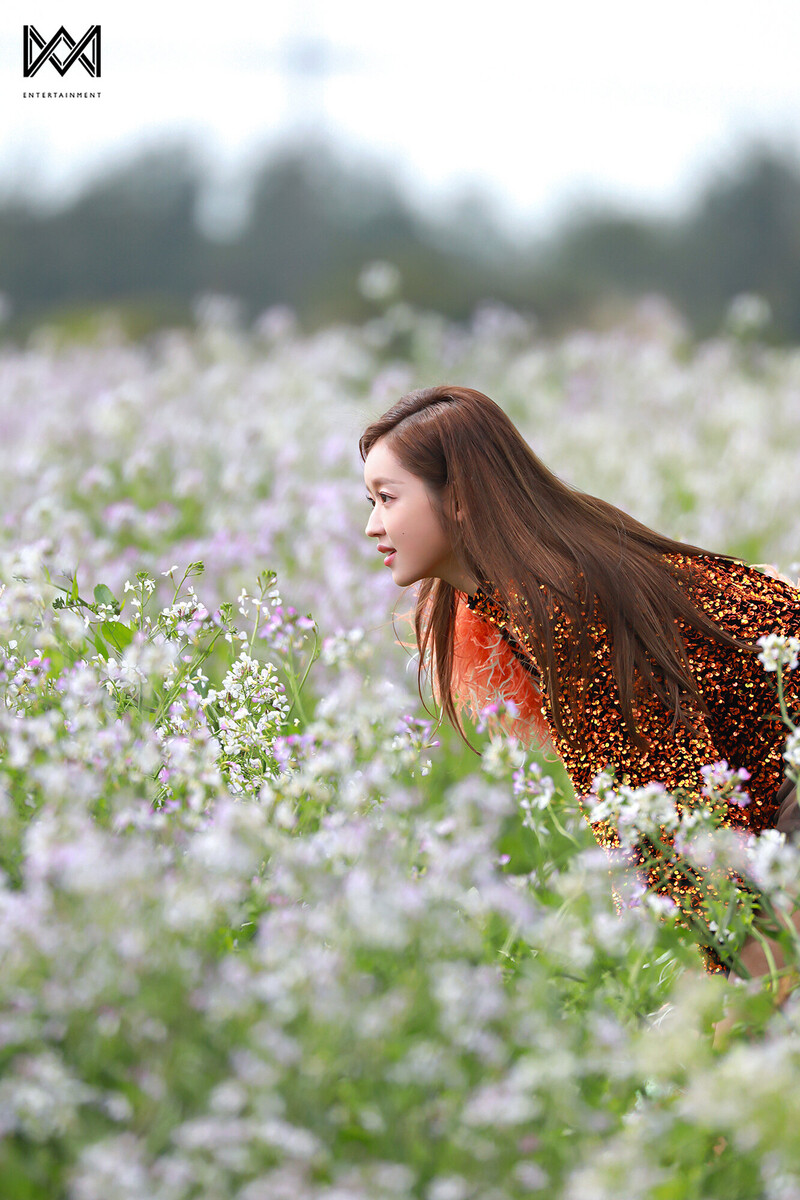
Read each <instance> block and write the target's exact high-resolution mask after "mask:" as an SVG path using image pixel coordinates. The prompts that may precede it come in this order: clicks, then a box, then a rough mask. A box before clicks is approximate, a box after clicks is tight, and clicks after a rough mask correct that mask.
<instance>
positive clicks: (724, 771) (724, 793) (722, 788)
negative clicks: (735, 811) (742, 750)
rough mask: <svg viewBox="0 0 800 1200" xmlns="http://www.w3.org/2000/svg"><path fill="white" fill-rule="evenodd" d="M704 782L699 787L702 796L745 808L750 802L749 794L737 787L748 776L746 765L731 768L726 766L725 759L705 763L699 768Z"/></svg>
mask: <svg viewBox="0 0 800 1200" xmlns="http://www.w3.org/2000/svg"><path fill="white" fill-rule="evenodd" d="M700 774H701V775H702V776H703V779H704V781H705V782H704V783H703V787H702V789H701V793H702V795H703V796H707V797H708V798H709V799H713V800H715V801H717V802H720V801H721V802H723V803H725V804H732V805H734V806H735V807H737V808H746V807H747V805H748V804H750V795H749V794H748V793H747V792H746V791H744V790H743V789H742V788H740V787H739V784H740V783H744V782H745V781H746V780H748V779H749V778H750V772H749V771H748V770H747V768H746V767H739V768H737V769H733V768H732V767H729V766H728V763H727V760H726V759H724V758H723V759H721V760H720V762H717V763H707V764H706V766H704V767H701V768H700Z"/></svg>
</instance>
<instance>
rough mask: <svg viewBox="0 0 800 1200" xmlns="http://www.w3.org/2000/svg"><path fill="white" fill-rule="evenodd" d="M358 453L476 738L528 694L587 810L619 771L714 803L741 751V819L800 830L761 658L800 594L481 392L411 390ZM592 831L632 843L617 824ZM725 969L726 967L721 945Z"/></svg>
mask: <svg viewBox="0 0 800 1200" xmlns="http://www.w3.org/2000/svg"><path fill="white" fill-rule="evenodd" d="M359 449H360V451H361V457H362V459H363V460H364V480H365V483H366V487H367V492H368V496H367V499H368V500H369V502H370V504H371V505H372V514H371V516H370V519H369V522H368V524H367V527H366V533H367V535H368V536H369V537H373V538H377V539H378V542H379V544H378V550H379V552H380V553H381V554H382V555H385V558H384V562H385V563H386V565H387V566H388V567H389V568H390V569H391V572H392V577H393V579H394V581H395V583H397V584H398V586H400V587H407V586H409V585H411V584H413V583H416V582H418V581H421V583H420V588H419V592H418V598H417V604H416V611H415V614H414V626H415V633H416V641H417V645H418V647H419V681H418V682H419V685H420V695H421V681H422V676H423V672H429V673H430V677H431V680H432V684H433V689H434V695H435V698H436V699H437V701H438V702H439V703H440V704H441V705H442V706H443V708H444V712H445V713H446V714H447V716H448V718H449V719H450V721H451V722H452V723H453V725H454V726H455V727H456V728H457V729H458V730H459V732H460V734H461V736H462V737H464V732H463V729H462V726H461V724H460V721H459V718H458V714H457V711H456V710H458V713H461V712H463V709H464V707H465V706H469V708H470V710H471V712H472V714H473V715H477V713H478V711H479V710H480V708H481V707H483V705H485V704H488V703H489V702H490V701H492V700H494V699H497V698H503V699H505V700H513V701H514V702H515V704H516V706H517V709H518V711H519V716H518V717H517V718H516V719H515V720H508V721H507V722H506V729H507V731H508V732H513V733H515V734H516V735H517V736H519V737H521V738H523V739H524V740H525V741H526V742H527V743H528V744H530V743H532V742H533V743H536V744H539V745H543V744H544V743H545V742H548V741H549V742H551V743H552V745H553V747H554V749H555V750H556V752H557V754H558V755H559V757H560V758H561V759H562V761H563V762H564V764H565V767H566V769H567V772H568V773H569V776H570V778H571V780H572V783H573V785H574V787H575V791H576V795H577V796H578V797H579V799H580V798H583V797H584V796H585V795H586V794H587V793H590V792H591V790H592V783H593V780H594V777H595V776H596V775H597V774H598V772H600V771H601V770H602V769H603V768H606V767H611V768H613V770H614V772H615V775H616V779H617V781H618V782H619V783H627V784H629V785H630V786H632V787H639V786H643V785H645V784H647V783H650V782H652V781H654V780H657V781H659V782H660V783H662V784H664V785H665V787H666V788H667V789H668V790H669V791H670V792H672V794H673V795H675V796H676V798H677V799H678V800H679V801H682V802H683V803H684V804H686V805H691V804H692V803H705V799H704V797H703V796H702V789H703V787H704V786H705V782H706V781H705V778H704V776H703V775H702V773H701V768H702V767H703V766H706V765H707V764H713V763H718V762H720V761H721V760H723V759H724V760H725V761H726V762H727V763H728V764H730V766H731V767H732V768H734V767H735V768H740V767H744V768H746V769H747V771H749V773H750V778H749V780H748V784H747V792H748V794H749V796H750V798H751V802H750V803H749V804H747V805H746V806H745V807H740V806H738V805H736V804H731V805H730V806H729V811H727V812H726V813H725V817H724V823H725V824H727V825H729V826H731V827H733V828H737V829H743V830H749V831H752V832H754V833H758V832H760V831H762V830H764V829H766V828H769V827H778V828H780V829H783V830H785V831H787V832H788V831H791V830H795V829H798V828H800V808H798V804H797V797H796V792H795V790H794V788H793V786H792V783H791V781H790V780H789V779H784V761H783V750H784V747H785V737H786V728H785V726H784V725H783V724H782V722H781V719H780V708H779V702H778V699H777V695H776V689H775V683H774V676H771V675H768V674H767V672H765V671H764V669H763V667H762V665H761V663H760V662H759V661H758V659H757V658H756V655H757V653H758V652H759V651H760V649H761V647H760V646H758V645H757V644H756V642H757V639H758V638H759V637H761V636H763V635H767V634H773V633H777V634H783V635H786V636H798V635H800V590H798V589H796V588H795V587H793V586H792V585H791V584H789V583H788V582H787V581H783V580H782V579H777V578H772V577H769V576H766V575H763V574H762V573H760V572H759V571H758V570H756V569H755V568H753V567H749V566H747V565H746V564H745V563H744V562H742V561H741V560H740V559H736V558H733V557H731V556H729V555H720V554H713V553H710V552H709V551H706V550H703V549H701V548H700V547H698V546H693V545H689V544H687V543H683V542H677V541H673V540H672V539H670V538H667V537H663V536H662V535H661V534H658V533H655V532H654V531H653V530H652V529H649V528H647V527H646V526H645V525H642V524H641V523H640V522H638V521H636V520H634V519H633V518H632V517H630V516H629V515H628V514H627V513H625V512H623V511H622V510H621V509H618V508H615V507H614V505H612V504H609V503H607V502H606V501H604V500H600V499H597V498H596V497H594V496H590V495H587V494H586V493H584V492H581V491H580V490H579V489H577V488H574V487H571V486H569V485H568V484H565V483H563V482H562V481H561V480H560V479H558V478H557V477H556V476H555V475H553V474H552V473H551V472H550V471H549V470H548V469H547V467H546V466H545V465H544V464H543V463H542V462H541V461H540V460H539V459H538V458H537V457H536V455H535V454H534V453H533V451H532V450H531V448H530V447H529V446H528V444H527V442H525V440H524V439H523V437H522V436H521V435H520V433H519V432H518V430H517V429H516V427H515V426H514V424H513V423H512V421H511V420H510V419H509V418H508V416H506V414H505V413H504V412H503V410H502V409H501V408H500V407H499V406H498V405H497V404H495V403H494V402H493V401H492V400H490V399H489V397H488V396H485V395H483V393H481V392H478V391H474V390H473V389H471V388H463V387H448V386H440V387H430V388H423V389H420V390H418V391H414V392H411V393H409V394H408V395H406V396H403V397H402V398H401V399H400V400H398V402H397V403H396V404H394V405H393V406H392V407H391V408H390V409H389V410H388V412H386V413H384V415H383V416H382V417H380V418H379V419H378V420H377V421H375V422H373V423H372V424H371V425H369V427H368V428H367V429H366V430H365V431H364V433H363V435H362V437H361V440H360V443H359ZM785 695H786V702H787V705H788V707H789V710H790V712H791V711H792V710H796V709H797V708H798V707H799V706H800V671H796V672H794V673H791V672H786V673H785ZM465 740H466V739H465ZM468 744H469V743H468ZM593 830H594V832H595V835H596V836H597V839H598V841H599V842H600V843H601V844H602V845H605V846H607V847H612V846H614V845H618V844H619V843H618V838H617V835H616V831H615V830H614V829H613V828H612V827H611V826H610V825H609V824H608V823H603V822H600V823H598V824H595V825H593ZM640 861H643V860H642V859H640ZM647 874H648V882H649V884H650V886H652V887H653V888H655V889H656V890H658V891H659V892H660V893H662V894H664V895H669V896H670V897H671V898H672V899H673V900H674V901H675V902H676V903H677V904H679V906H680V907H681V908H682V909H683V910H684V911H688V910H696V909H697V907H698V904H699V895H698V894H697V892H696V889H693V888H692V886H691V883H690V881H688V880H687V876H686V873H685V872H682V871H680V870H679V869H677V868H672V869H671V868H670V867H669V866H668V864H667V863H666V862H665V861H663V860H662V862H661V863H660V864H659V866H658V868H655V867H653V868H651V869H650V870H649V871H648V872H647ZM742 960H743V962H744V964H745V966H746V967H747V968H748V970H749V971H750V972H751V974H761V973H763V972H764V971H765V970H766V969H767V959H766V958H765V957H764V954H763V951H762V950H761V947H760V945H759V944H758V943H757V942H755V941H753V943H752V944H748V946H747V947H746V950H745V952H743V954H742ZM781 964H782V959H781V958H779V962H778V965H779V966H780V965H781ZM707 966H708V969H709V970H723V969H724V966H723V964H722V962H721V960H720V959H719V957H718V956H717V955H716V954H715V953H714V952H713V951H709V952H708V956H707Z"/></svg>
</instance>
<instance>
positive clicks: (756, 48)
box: [0, 0, 800, 225]
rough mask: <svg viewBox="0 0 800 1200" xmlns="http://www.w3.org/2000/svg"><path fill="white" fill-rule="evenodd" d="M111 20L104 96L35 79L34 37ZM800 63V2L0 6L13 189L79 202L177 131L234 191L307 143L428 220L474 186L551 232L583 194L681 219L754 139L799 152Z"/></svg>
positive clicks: (0, 132) (16, 1)
mask: <svg viewBox="0 0 800 1200" xmlns="http://www.w3.org/2000/svg"><path fill="white" fill-rule="evenodd" d="M98 21H99V23H100V25H101V31H102V33H101V37H102V69H101V77H100V79H96V80H95V79H91V78H90V77H89V75H88V74H87V72H86V71H84V70H83V68H82V67H81V66H80V64H76V65H75V66H74V67H72V68H70V70H69V71H68V72H67V74H66V75H65V76H64V78H63V79H62V78H61V76H60V75H59V74H58V73H57V72H56V70H55V69H54V68H53V66H52V64H50V63H46V64H45V65H44V66H43V67H42V69H41V70H40V71H39V72H38V74H37V75H36V76H35V77H33V78H31V79H24V78H23V75H22V26H23V24H24V23H26V22H27V23H32V24H34V25H35V26H36V28H37V29H38V30H39V32H40V33H41V34H42V35H43V36H45V37H50V36H52V34H53V33H55V31H56V30H57V29H58V27H59V25H61V24H63V25H64V26H65V27H66V29H67V30H68V31H69V32H70V33H71V34H72V36H73V37H76V38H77V37H79V36H81V35H82V34H83V33H84V32H85V31H86V30H87V29H88V28H89V26H90V25H91V24H93V23H95V22H98ZM303 34H305V35H306V36H308V35H312V34H313V35H316V36H317V37H319V38H322V39H325V41H326V43H327V47H328V48H327V59H328V69H327V73H326V74H325V76H324V78H322V79H320V78H316V79H315V78H312V79H310V80H308V79H306V80H302V79H301V78H299V77H298V76H297V74H296V73H295V72H293V71H291V70H290V54H289V52H288V50H287V46H288V44H289V43H290V41H291V39H292V38H298V37H300V36H301V35H303ZM799 49H800V3H798V0H765V2H764V3H762V4H761V5H760V6H755V5H753V4H752V2H750V3H744V2H743V0H724V2H723V0H672V2H671V3H670V4H668V5H667V4H660V5H653V4H645V3H642V0H604V2H603V3H598V2H597V0H579V2H573V3H569V2H568V0H561V2H560V3H548V4H542V3H539V2H538V0H494V3H490V4H483V5H480V6H475V7H473V8H471V9H470V8H467V7H466V6H465V5H464V4H463V3H460V2H459V3H451V2H449V0H448V2H443V0H403V3H402V5H391V6H390V5H385V4H377V3H375V2H374V0H370V2H369V3H367V2H365V0H330V2H329V3H325V2H324V0H285V2H284V3H282V4H264V5H261V6H259V7H256V6H254V5H252V4H249V3H248V4H242V3H237V2H236V0H234V2H233V3H229V4H226V5H220V6H215V7H214V8H213V9H210V10H203V9H202V8H200V7H197V6H195V5H189V4H186V3H169V2H167V3H163V2H162V3H156V2H155V0H139V3H137V4H135V5H122V4H116V5H113V6H111V7H110V8H109V6H107V5H102V6H99V7H98V6H97V4H96V0H91V2H90V3H86V2H85V0H80V2H79V3H73V0H57V2H56V0H37V2H36V3H31V0H25V2H24V3H22V2H20V0H5V3H4V4H3V7H2V17H0V70H1V72H2V79H1V81H0V82H1V83H2V93H1V95H0V99H1V100H2V114H0V173H1V177H2V178H3V179H9V178H15V179H24V180H25V181H26V182H27V183H29V184H30V185H31V186H36V187H38V188H39V189H42V190H43V189H48V190H49V191H50V192H51V193H59V194H61V195H64V196H66V195H68V194H69V193H70V192H72V191H74V189H75V188H76V187H77V186H79V183H80V182H81V180H83V179H85V178H86V176H87V175H88V174H91V173H94V172H97V171H98V170H99V169H100V168H102V167H103V166H104V165H107V164H111V163H112V162H114V161H117V160H118V159H119V158H121V157H124V156H125V155H126V154H127V153H128V152H129V151H130V149H131V147H132V146H134V145H140V144H142V143H148V144H152V142H153V140H154V139H155V138H157V137H158V136H160V135H161V134H163V133H166V132H170V133H179V132H185V133H186V134H187V135H189V136H191V137H192V138H194V139H195V140H196V141H197V142H198V144H200V145H201V146H202V149H203V151H204V153H205V154H206V155H207V157H208V161H209V163H211V162H214V163H218V164H220V167H219V169H220V170H221V171H222V170H223V169H224V170H225V171H226V172H227V177H228V178H231V179H235V172H236V169H237V168H241V167H242V166H243V165H246V164H247V162H248V161H249V160H250V159H252V158H253V157H254V156H258V155H260V154H261V153H262V152H263V151H264V150H266V149H268V148H269V147H271V146H274V145H275V144H276V142H277V141H278V140H279V139H285V138H286V136H287V135H288V134H290V133H291V131H292V130H297V129H298V128H299V127H300V126H301V125H303V124H305V126H306V127H307V126H309V125H313V126H315V127H317V128H320V129H323V130H325V131H327V132H328V133H329V134H330V135H331V136H335V137H336V138H337V139H339V140H341V141H342V142H343V143H345V144H346V145H347V146H348V147H350V148H352V152H353V153H356V152H361V151H363V152H368V153H370V154H375V155H377V156H379V158H380V159H381V161H383V162H385V163H387V164H390V165H392V166H394V167H395V168H396V169H397V172H398V174H400V175H401V176H402V178H403V179H404V180H405V182H406V183H407V186H408V187H409V189H410V190H412V191H413V193H414V195H415V197H416V198H417V199H418V201H420V202H421V203H430V202H433V201H434V200H442V199H445V198H448V197H449V196H451V195H453V194H455V193H457V192H458V191H459V190H460V189H461V188H462V187H463V186H464V185H466V184H470V185H473V186H476V187H478V188H480V189H482V190H484V191H485V192H487V193H488V194H489V195H491V196H493V197H495V198H496V199H497V201H498V205H499V209H500V212H501V214H504V215H506V216H507V217H508V218H509V219H511V218H516V219H520V218H527V219H530V220H531V221H532V222H535V223H539V224H540V225H543V224H546V223H548V222H549V221H550V219H552V218H553V217H554V216H556V215H558V214H559V213H560V212H561V211H563V209H564V207H565V206H569V205H570V204H571V203H572V202H573V201H574V200H576V199H579V198H581V197H585V196H586V195H587V194H589V195H595V196H606V197H608V198H609V199H611V200H614V201H617V202H621V203H624V204H626V205H628V206H630V207H640V206H645V205H647V206H648V207H650V208H651V209H652V208H657V209H658V210H659V211H670V210H673V211H675V210H677V209H678V208H679V207H680V205H681V204H684V203H686V202H687V200H688V199H689V198H690V197H691V195H692V194H693V192H694V190H695V189H696V187H697V186H698V184H699V181H701V180H702V179H703V178H705V177H706V176H707V175H708V174H709V173H710V172H711V171H713V170H714V169H715V168H719V167H725V166H727V165H729V164H730V163H732V162H733V161H735V157H736V150H737V148H738V147H739V146H740V145H741V144H742V143H743V142H744V141H746V140H747V139H749V138H752V137H754V136H755V135H758V134H766V135H769V136H770V138H771V139H772V140H773V141H774V142H775V143H776V144H779V145H783V146H792V147H794V148H796V150H797V152H798V154H800V69H798V51H799ZM27 90H38V91H45V90H52V91H59V90H61V91H76V90H84V91H88V90H95V91H98V92H100V93H101V95H100V97H99V98H98V99H94V100H91V99H84V100H77V99H76V100H67V99H39V98H34V99H23V98H22V93H23V91H27ZM234 186H235V185H234Z"/></svg>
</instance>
